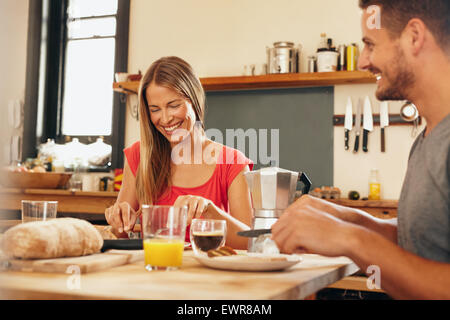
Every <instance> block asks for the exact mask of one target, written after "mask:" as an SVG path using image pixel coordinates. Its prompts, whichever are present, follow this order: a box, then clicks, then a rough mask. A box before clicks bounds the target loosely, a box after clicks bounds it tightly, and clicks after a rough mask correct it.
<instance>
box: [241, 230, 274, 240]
mask: <svg viewBox="0 0 450 320" xmlns="http://www.w3.org/2000/svg"><path fill="white" fill-rule="evenodd" d="M267 233H272V229H253V230H247V231H238V232H237V235H238V236H241V237H247V238H257V237H259V236H260V235H262V234H267Z"/></svg>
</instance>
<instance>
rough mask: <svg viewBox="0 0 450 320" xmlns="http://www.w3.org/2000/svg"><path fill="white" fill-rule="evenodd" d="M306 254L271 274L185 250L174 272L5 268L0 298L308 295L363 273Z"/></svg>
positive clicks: (138, 265) (345, 262)
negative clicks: (218, 265) (225, 265)
mask: <svg viewBox="0 0 450 320" xmlns="http://www.w3.org/2000/svg"><path fill="white" fill-rule="evenodd" d="M302 257H303V260H302V262H300V263H298V264H297V265H294V266H293V267H291V268H289V269H286V270H284V271H270V272H248V271H246V272H244V271H226V270H216V269H210V268H207V267H204V266H202V265H201V264H200V263H199V262H197V260H196V259H195V258H194V257H193V252H192V251H185V252H184V256H183V265H182V266H181V268H180V269H178V270H176V271H169V272H166V271H154V272H149V271H146V270H145V269H144V262H143V261H138V262H135V263H132V264H128V265H124V266H120V267H114V268H110V269H107V270H104V271H99V272H94V273H87V274H81V275H79V276H78V275H74V274H54V273H52V274H50V273H31V272H16V271H5V272H0V299H133V300H134V299H160V300H166V299H167V300H169V299H170V300H191V299H193V300H253V299H257V300H269V299H303V298H305V297H307V296H309V295H311V294H314V293H315V292H317V291H318V290H320V289H322V288H324V287H327V286H328V285H330V284H332V283H334V282H336V281H338V280H340V279H342V278H344V277H346V276H348V275H351V274H353V273H355V272H356V271H358V267H357V266H356V265H355V264H354V263H353V262H352V261H351V260H350V259H348V258H346V257H337V258H327V257H323V256H319V255H313V254H304V255H302ZM78 277H79V278H78ZM78 280H79V282H78ZM71 283H78V284H79V287H78V288H77V287H76V286H75V289H73V288H74V286H73V285H72V286H71V285H70V284H71ZM71 288H72V289H71Z"/></svg>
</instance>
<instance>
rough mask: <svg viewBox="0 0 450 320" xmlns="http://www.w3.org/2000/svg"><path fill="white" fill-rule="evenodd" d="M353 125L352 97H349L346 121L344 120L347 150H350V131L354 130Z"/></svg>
mask: <svg viewBox="0 0 450 320" xmlns="http://www.w3.org/2000/svg"><path fill="white" fill-rule="evenodd" d="M352 126H353V106H352V99H351V98H350V97H348V100H347V107H346V109H345V122H344V128H345V150H348V149H349V147H348V141H349V132H350V131H351V130H352Z"/></svg>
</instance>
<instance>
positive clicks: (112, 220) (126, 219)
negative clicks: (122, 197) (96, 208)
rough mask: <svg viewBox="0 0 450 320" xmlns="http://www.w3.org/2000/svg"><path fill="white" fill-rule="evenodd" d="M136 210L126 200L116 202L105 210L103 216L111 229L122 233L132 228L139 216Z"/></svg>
mask: <svg viewBox="0 0 450 320" xmlns="http://www.w3.org/2000/svg"><path fill="white" fill-rule="evenodd" d="M138 212H139V211H138ZM138 212H136V211H135V210H134V209H133V208H132V207H131V205H130V204H129V203H128V202H120V203H119V202H116V203H115V204H114V205H113V206H111V207H109V208H107V209H106V210H105V218H106V221H107V222H108V224H109V225H111V226H112V227H113V230H117V231H118V232H119V233H123V232H128V231H132V230H133V227H134V225H135V223H136V220H137V218H138V216H139V214H138Z"/></svg>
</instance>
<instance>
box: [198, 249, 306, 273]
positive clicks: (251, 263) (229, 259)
mask: <svg viewBox="0 0 450 320" xmlns="http://www.w3.org/2000/svg"><path fill="white" fill-rule="evenodd" d="M194 258H195V259H196V260H197V261H198V262H200V263H201V264H203V265H204V266H207V267H210V268H213V269H222V270H236V271H275V270H284V269H287V268H289V267H292V266H293V265H295V264H297V263H299V262H300V261H302V258H301V257H300V256H297V255H287V254H262V253H240V254H238V255H233V256H223V257H214V258H209V257H203V256H197V255H196V256H194Z"/></svg>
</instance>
